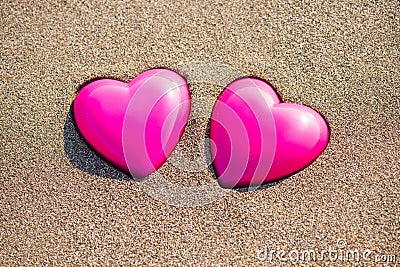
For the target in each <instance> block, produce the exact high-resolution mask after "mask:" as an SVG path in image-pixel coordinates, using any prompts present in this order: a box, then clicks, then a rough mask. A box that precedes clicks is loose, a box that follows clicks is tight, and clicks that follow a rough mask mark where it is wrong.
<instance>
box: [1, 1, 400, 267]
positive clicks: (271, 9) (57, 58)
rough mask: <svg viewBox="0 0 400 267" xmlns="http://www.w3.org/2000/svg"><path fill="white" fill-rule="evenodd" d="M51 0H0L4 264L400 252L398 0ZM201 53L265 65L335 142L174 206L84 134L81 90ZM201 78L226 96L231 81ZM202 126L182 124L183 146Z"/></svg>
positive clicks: (187, 149) (204, 88) (184, 176)
mask: <svg viewBox="0 0 400 267" xmlns="http://www.w3.org/2000/svg"><path fill="white" fill-rule="evenodd" d="M52 2H53V1H36V2H35V3H33V2H32V1H2V2H1V4H0V13H1V18H0V21H1V30H0V33H1V69H0V75H1V117H0V127H1V140H0V141H1V150H0V152H1V162H2V163H1V179H0V183H1V184H0V232H1V236H0V265H1V266H17V265H20V266H34V265H53V266H54V265H60V266H79V265H85V266H87V265H98V266H107V265H109V266H120V265H132V266H142V265H143V266H146V265H148V266H160V265H165V266H263V265H267V264H271V265H272V266H276V265H279V264H284V265H285V264H287V263H284V262H280V261H279V259H277V258H276V256H275V257H274V259H273V260H274V262H273V263H268V262H263V261H261V260H260V259H259V258H257V254H258V251H259V250H265V247H269V248H270V249H275V250H279V249H283V250H285V251H286V252H289V251H290V250H293V249H296V250H299V251H302V250H306V249H314V250H317V251H321V250H324V249H327V248H328V247H329V246H331V247H332V248H337V242H338V240H341V241H340V242H342V241H345V242H346V243H347V246H346V247H345V249H344V250H343V251H346V250H347V249H353V250H354V249H358V250H359V251H360V252H361V251H365V250H366V249H370V250H371V251H372V253H373V254H372V255H373V256H374V258H373V260H375V255H378V256H379V255H392V254H393V255H397V264H400V249H399V246H400V240H399V236H400V222H399V219H400V218H399V216H400V207H399V205H398V201H399V196H400V183H399V139H400V136H399V132H400V131H399V130H400V129H399V101H400V96H399V91H400V88H399V82H400V79H399V63H400V62H399V56H400V55H399V42H400V40H399V39H400V38H399V36H400V35H399V26H400V23H399V10H400V5H399V2H398V1H380V3H370V2H369V1H362V0H359V1H345V2H344V3H336V1H335V3H319V2H320V1H306V2H307V3H300V2H299V1H292V2H291V3H290V4H288V3H284V1H248V2H247V3H242V2H239V1H230V2H228V1H227V2H218V3H206V2H204V3H195V2H193V3H188V2H187V1H180V2H177V1H118V2H117V1H115V2H113V3H111V1H109V2H108V3H102V2H100V1H99V2H87V3H81V2H78V1H76V2H75V1H56V2H55V3H52ZM332 2H333V1H332ZM194 61H206V62H217V63H221V64H227V65H229V66H231V67H232V68H234V69H237V70H240V71H242V72H244V73H245V74H246V75H253V76H258V77H261V78H264V79H266V80H268V81H269V82H270V83H272V84H273V85H274V86H275V87H276V88H277V90H278V92H279V93H280V95H281V96H282V98H283V100H284V101H285V102H296V103H302V104H305V105H308V106H311V107H313V108H315V109H317V110H319V111H320V112H321V113H322V114H323V115H324V116H325V117H326V119H327V121H328V122H329V125H330V127H331V131H332V132H331V140H330V143H329V145H328V147H327V149H326V150H325V152H324V153H323V154H322V155H321V156H320V157H319V158H318V159H317V160H316V161H315V162H314V163H313V164H312V165H311V166H309V167H308V168H306V169H305V170H303V171H301V172H300V173H298V174H296V175H293V176H291V177H290V178H288V179H285V180H283V181H282V182H280V183H277V184H275V185H272V186H270V187H266V188H263V189H261V190H257V191H253V192H239V191H235V190H230V191H228V192H226V193H225V194H224V195H223V196H222V197H221V198H218V199H217V200H215V201H213V202H212V203H210V204H207V205H203V206H197V207H176V206H172V205H168V204H166V203H165V202H162V201H158V200H155V199H154V198H153V197H151V196H150V195H149V194H148V193H146V192H145V191H143V190H142V188H141V186H140V185H139V184H138V183H137V182H136V181H134V180H129V177H128V176H126V175H124V174H122V173H120V172H118V171H117V170H115V169H113V168H112V167H110V166H109V165H108V164H107V163H105V162H104V161H103V160H102V159H100V158H99V157H98V156H97V155H96V154H94V153H93V152H92V151H91V150H90V149H89V148H88V147H87V146H86V144H85V143H83V142H82V140H81V139H80V137H79V135H78V134H77V133H76V131H75V129H74V126H73V123H72V119H71V117H70V115H69V109H70V104H71V97H72V96H73V93H74V92H75V91H76V90H77V89H78V88H79V86H80V85H81V84H82V83H84V82H85V81H87V80H89V79H92V78H96V77H101V76H107V77H115V78H118V79H122V80H125V81H129V80H130V79H132V78H133V77H135V76H136V75H137V74H139V73H140V72H142V71H145V70H146V69H149V68H154V67H158V66H163V67H171V66H175V65H178V64H181V63H191V62H194ZM191 90H192V95H194V96H197V97H201V96H211V97H213V98H214V99H216V97H217V96H218V94H219V93H220V92H221V90H222V88H221V87H218V86H214V85H208V84H204V83H203V84H202V83H197V84H195V83H193V84H191ZM205 125H206V122H204V121H202V120H198V121H194V122H192V124H191V125H190V127H188V129H187V130H186V132H185V134H184V136H183V138H182V142H181V143H180V144H179V146H180V147H181V148H182V150H183V151H184V153H186V155H187V157H189V158H190V157H194V155H195V154H196V153H199V151H196V150H195V149H194V148H193V144H192V143H193V142H192V141H193V139H196V138H197V139H198V140H200V139H201V138H203V137H204V135H205ZM162 171H163V173H164V174H168V175H169V176H168V175H166V177H168V179H169V181H171V182H173V183H176V184H177V185H186V186H190V185H192V186H198V185H201V184H202V183H206V184H207V183H209V181H211V180H212V173H211V172H210V170H208V169H205V170H204V171H202V172H197V173H188V172H184V171H181V170H177V169H176V168H174V167H173V166H171V164H170V163H167V164H166V165H165V166H164V167H163V170H162ZM188 177H191V178H188ZM204 181H205V182H204ZM182 197H183V198H184V197H185V196H182ZM261 256H262V255H261ZM301 264H304V265H308V264H310V265H343V266H349V265H353V264H354V262H345V261H344V260H340V259H339V260H337V261H336V262H329V261H328V260H325V261H319V260H318V261H317V262H311V263H310V262H302V263H301ZM369 264H370V266H374V265H375V264H377V263H369ZM395 265H396V263H392V266H395Z"/></svg>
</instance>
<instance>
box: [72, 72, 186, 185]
mask: <svg viewBox="0 0 400 267" xmlns="http://www.w3.org/2000/svg"><path fill="white" fill-rule="evenodd" d="M73 112H74V118H75V122H76V125H77V127H78V129H79V131H80V133H81V134H82V136H83V137H84V139H86V141H87V142H88V143H89V144H90V145H91V146H92V147H93V148H94V150H96V151H97V152H98V153H99V154H100V155H102V156H103V157H104V158H105V159H106V160H108V161H109V162H110V163H112V164H113V165H115V166H116V167H118V168H120V169H122V170H123V171H125V172H129V173H131V174H132V175H133V176H134V177H135V178H144V177H146V176H148V175H150V174H151V173H152V172H154V171H155V170H157V169H158V168H159V167H160V166H161V165H162V164H163V163H164V162H165V161H166V159H167V157H168V156H169V155H170V154H171V152H172V150H173V149H174V147H175V146H176V144H177V143H178V141H179V139H180V136H181V135H182V132H183V130H184V127H185V125H186V123H187V119H188V116H189V112H190V94H189V89H188V85H187V83H186V81H185V79H184V78H183V77H182V76H180V75H179V74H178V73H176V72H174V71H172V70H168V69H152V70H148V71H145V72H143V73H141V74H140V75H138V76H137V77H136V78H134V79H133V80H132V81H130V82H129V83H124V82H121V81H117V80H113V79H100V80H96V81H94V82H91V83H89V84H87V85H85V86H84V87H83V88H82V89H81V90H80V91H79V93H78V95H77V96H76V98H75V101H74V104H73Z"/></svg>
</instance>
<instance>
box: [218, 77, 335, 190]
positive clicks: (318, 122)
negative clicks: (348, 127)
mask: <svg viewBox="0 0 400 267" xmlns="http://www.w3.org/2000/svg"><path fill="white" fill-rule="evenodd" d="M210 138H211V152H212V155H213V158H214V168H215V171H216V173H217V176H218V182H219V184H220V185H221V186H222V187H225V188H233V187H249V186H258V185H261V184H263V183H268V182H272V181H275V180H278V179H280V178H283V177H286V176H288V175H290V174H293V173H295V172H298V171H300V170H302V169H303V168H305V167H306V166H308V165H309V164H311V163H312V162H313V161H314V160H315V159H316V158H317V157H318V156H319V155H320V154H321V153H322V151H323V150H324V149H325V147H326V145H327V143H328V139H329V129H328V126H327V124H326V122H325V120H324V119H323V118H322V117H321V115H319V114H318V113H317V112H316V111H314V110H313V109H311V108H308V107H306V106H302V105H298V104H287V103H281V102H280V99H279V97H278V96H277V94H276V92H275V90H274V89H273V88H272V87H271V86H270V85H268V84H267V83H266V82H264V81H262V80H259V79H255V78H242V79H239V80H237V81H234V82H233V83H231V84H230V85H228V86H227V88H226V89H225V90H224V91H223V92H222V94H221V96H220V97H219V99H218V101H217V103H216V104H215V106H214V110H213V113H212V120H211V126H210Z"/></svg>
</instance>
